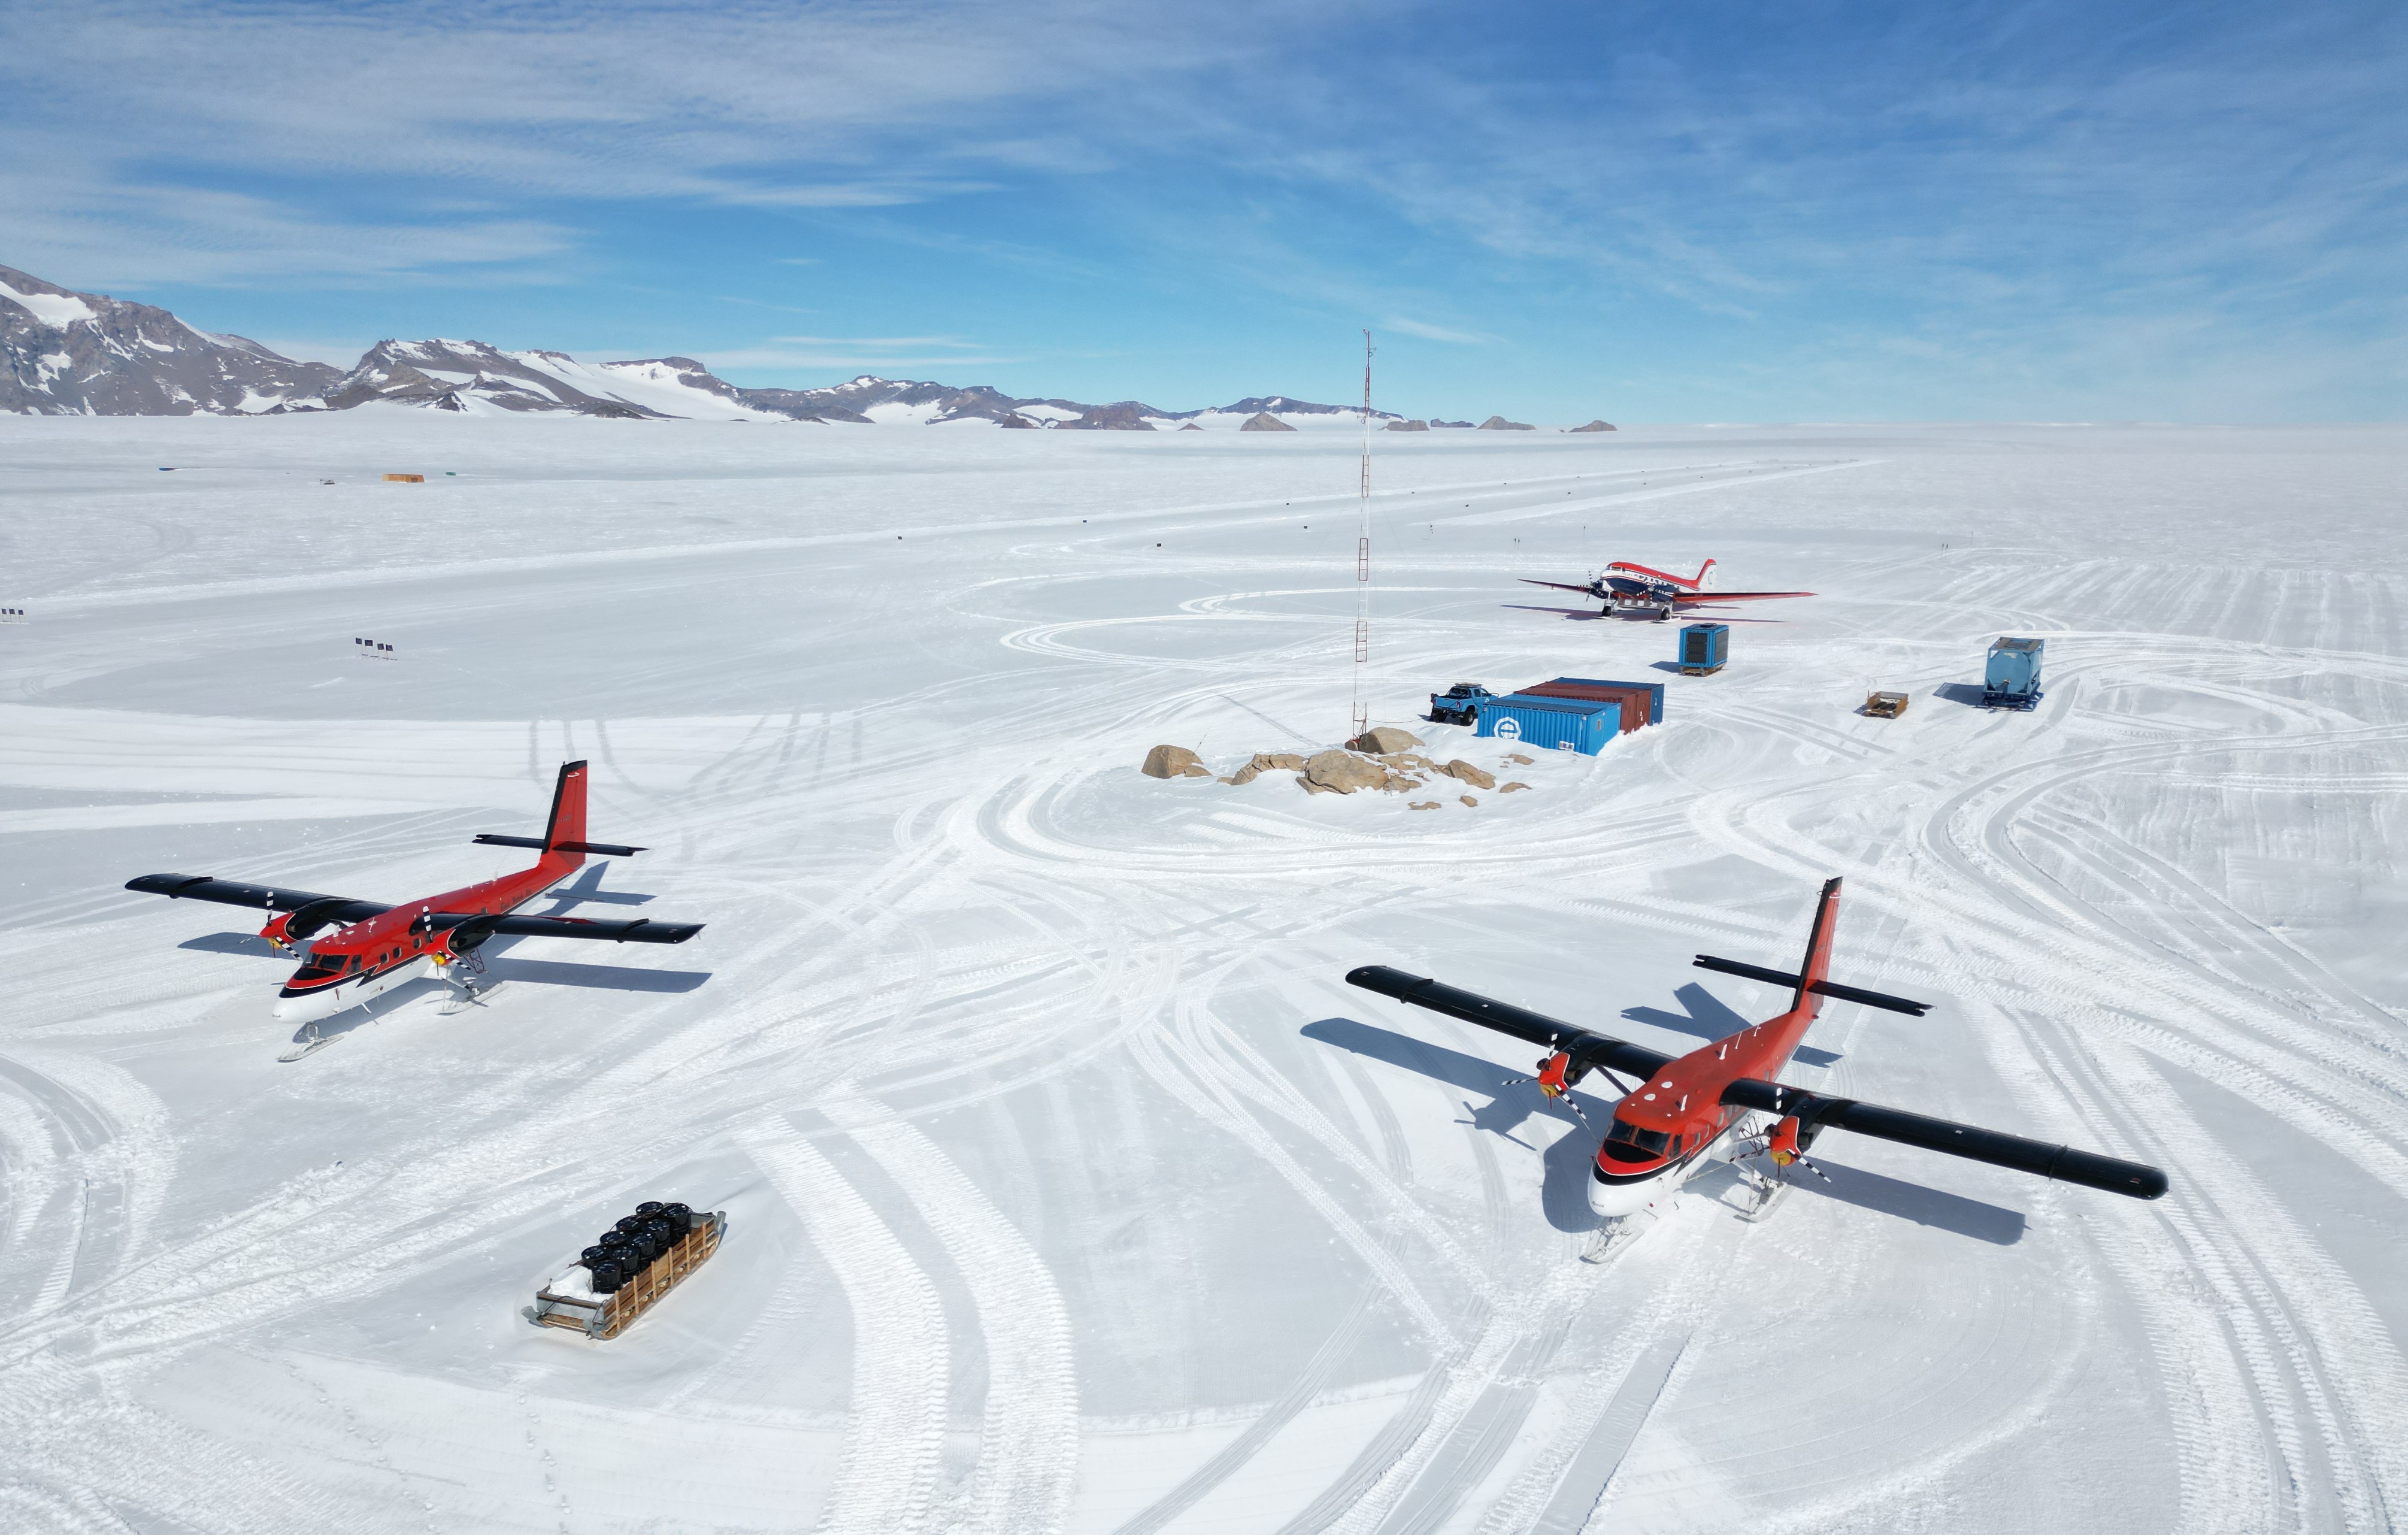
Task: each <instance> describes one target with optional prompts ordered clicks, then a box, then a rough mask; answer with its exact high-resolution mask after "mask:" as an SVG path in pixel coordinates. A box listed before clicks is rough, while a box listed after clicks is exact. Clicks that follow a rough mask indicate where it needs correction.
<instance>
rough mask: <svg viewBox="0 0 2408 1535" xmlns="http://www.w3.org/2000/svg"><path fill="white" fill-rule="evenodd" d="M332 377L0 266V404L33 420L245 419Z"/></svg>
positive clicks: (310, 393)
mask: <svg viewBox="0 0 2408 1535" xmlns="http://www.w3.org/2000/svg"><path fill="white" fill-rule="evenodd" d="M336 377H337V374H336V371H335V369H333V368H331V367H328V366H326V365H325V364H323V363H296V362H294V360H293V359H291V358H289V357H279V356H278V355H277V354H276V353H274V352H272V351H268V350H267V349H266V348H265V347H263V346H261V345H260V344H259V343H258V342H256V341H252V340H247V339H245V338H244V337H239V336H212V335H210V334H209V333H208V332H207V331H205V330H202V329H200V328H198V327H197V326H193V325H188V324H186V323H184V322H183V321H181V320H179V319H177V318H176V317H175V316H174V315H172V314H170V313H168V312H167V311H166V310H165V309H161V308H152V307H151V306H150V305H148V304H134V303H129V302H127V301H125V300H123V299H117V298H110V297H108V296H107V295H105V294H79V293H76V292H74V291H73V290H71V289H67V288H62V287H60V286H59V285H58V284H57V283H55V282H46V281H44V280H42V279H40V278H37V277H35V276H34V275H32V274H31V273H28V272H20V271H18V270H17V269H16V268H14V267H11V266H0V410H6V411H11V412H14V413H16V414H19V415H35V416H189V415H193V414H196V413H207V414H212V415H255V414H260V413H263V412H265V411H269V410H278V409H285V408H287V407H288V406H291V405H294V404H297V403H299V402H302V401H307V400H312V399H314V398H315V396H316V395H318V394H319V393H320V392H321V391H322V390H323V389H324V388H325V387H326V386H327V385H328V384H329V383H331V382H333V381H334V380H335V378H336Z"/></svg>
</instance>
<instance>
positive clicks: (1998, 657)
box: [1982, 635, 2048, 709]
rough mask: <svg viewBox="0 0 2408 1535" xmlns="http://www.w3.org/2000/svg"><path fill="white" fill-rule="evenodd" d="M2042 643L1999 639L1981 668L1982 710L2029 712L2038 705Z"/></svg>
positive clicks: (2028, 640) (2038, 641)
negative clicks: (2027, 710)
mask: <svg viewBox="0 0 2408 1535" xmlns="http://www.w3.org/2000/svg"><path fill="white" fill-rule="evenodd" d="M2047 645H2048V641H2047V640H2045V639H2015V638H2009V637H2008V636H2005V635H2001V636H2000V637H1999V642H1998V643H1997V644H1995V645H1993V646H1991V647H1990V660H1989V664H1988V665H1987V666H1985V667H1983V668H1982V707H1983V708H1984V709H2029V708H2031V707H2032V706H2033V705H2034V704H2037V703H2039V702H2040V659H2041V653H2042V651H2043V650H2044V649H2046V648H2047Z"/></svg>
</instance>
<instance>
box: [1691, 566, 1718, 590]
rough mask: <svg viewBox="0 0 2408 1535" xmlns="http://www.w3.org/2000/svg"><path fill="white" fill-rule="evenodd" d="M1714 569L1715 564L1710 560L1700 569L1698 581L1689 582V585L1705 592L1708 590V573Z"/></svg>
mask: <svg viewBox="0 0 2408 1535" xmlns="http://www.w3.org/2000/svg"><path fill="white" fill-rule="evenodd" d="M1713 567H1714V562H1713V561H1712V560H1708V561H1707V562H1706V563H1705V564H1703V565H1701V566H1699V567H1698V579H1697V580H1695V581H1691V582H1689V584H1690V585H1691V586H1692V587H1694V588H1696V589H1697V590H1699V591H1700V592H1702V591H1704V590H1705V589H1706V572H1707V571H1709V570H1712V569H1713Z"/></svg>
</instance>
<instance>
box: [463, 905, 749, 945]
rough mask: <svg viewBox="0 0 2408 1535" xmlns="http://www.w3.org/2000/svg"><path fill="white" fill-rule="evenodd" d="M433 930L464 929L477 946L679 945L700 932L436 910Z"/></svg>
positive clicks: (691, 926) (649, 924) (645, 920)
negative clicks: (543, 942) (557, 942)
mask: <svg viewBox="0 0 2408 1535" xmlns="http://www.w3.org/2000/svg"><path fill="white" fill-rule="evenodd" d="M427 922H428V924H429V925H432V926H434V927H437V928H446V927H467V928H471V929H473V930H474V932H475V934H476V935H477V941H478V942H480V943H481V942H483V941H484V940H485V939H486V938H488V937H491V936H492V935H494V934H495V933H509V934H511V935H513V936H516V937H519V938H583V939H595V940H609V942H612V943H683V942H684V941H685V940H688V939H690V938H692V937H694V935H695V934H696V933H699V932H701V931H702V924H700V923H698V922H654V921H652V919H651V918H650V917H638V918H636V919H635V920H634V921H632V922H593V921H589V920H587V919H586V918H584V917H480V916H472V915H469V914H466V913H464V912H459V911H437V912H436V913H434V915H432V916H430V917H429V918H427Z"/></svg>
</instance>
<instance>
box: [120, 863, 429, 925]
mask: <svg viewBox="0 0 2408 1535" xmlns="http://www.w3.org/2000/svg"><path fill="white" fill-rule="evenodd" d="M125 888H126V889H128V890H139V891H141V892H143V893H144V894H146V895H151V896H165V897H170V898H171V899H175V900H190V901H215V902H216V903H217V904H219V905H220V906H248V907H250V908H251V909H252V910H253V911H300V910H301V909H302V908H303V907H305V906H315V907H317V908H319V910H318V911H315V912H313V913H312V915H314V916H316V917H317V918H318V919H319V920H320V921H321V922H363V921H366V919H367V918H369V917H380V916H382V915H384V914H385V913H386V912H387V911H392V910H393V908H392V907H391V906H387V905H382V904H380V903H379V902H376V901H362V900H353V899H352V898H351V897H349V896H321V895H319V894H318V893H317V892H316V891H314V890H295V889H294V888H293V887H292V886H291V885H283V884H276V885H268V884H244V883H243V882H240V881H238V880H221V879H217V878H214V877H212V876H210V875H208V874H145V875H143V876H142V877H141V878H140V879H138V880H128V881H126V882H125Z"/></svg>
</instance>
